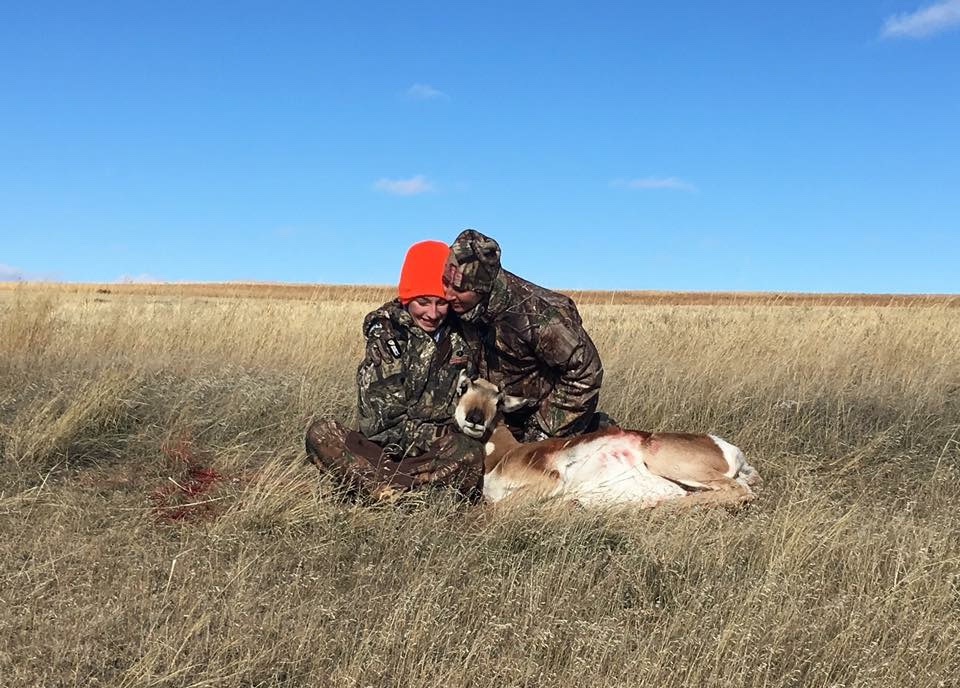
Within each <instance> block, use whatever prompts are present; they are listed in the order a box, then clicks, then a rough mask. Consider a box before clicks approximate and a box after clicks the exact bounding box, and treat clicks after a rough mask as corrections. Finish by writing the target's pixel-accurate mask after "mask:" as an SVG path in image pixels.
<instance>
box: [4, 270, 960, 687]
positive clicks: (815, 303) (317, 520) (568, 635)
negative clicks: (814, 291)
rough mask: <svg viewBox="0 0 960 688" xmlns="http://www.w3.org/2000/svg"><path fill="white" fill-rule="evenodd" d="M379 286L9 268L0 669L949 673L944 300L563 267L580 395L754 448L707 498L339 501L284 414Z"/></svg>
mask: <svg viewBox="0 0 960 688" xmlns="http://www.w3.org/2000/svg"><path fill="white" fill-rule="evenodd" d="M295 290H299V291H295ZM384 295H385V291H384V290H383V289H380V288H377V287H369V288H357V289H355V290H345V289H338V288H330V287H312V288H307V287H303V288H299V287H297V288H292V289H290V290H285V289H284V288H282V287H279V286H277V285H263V286H259V287H257V286H242V285H219V286H216V285H204V286H195V287H189V286H187V285H168V286H164V287H155V288H150V287H148V286H146V285H129V286H124V287H118V286H117V285H92V286H87V287H77V286H74V285H70V286H62V285H61V286H31V285H20V286H16V287H5V288H3V289H0V455H2V457H3V461H2V464H0V684H2V685H3V686H34V685H40V686H91V685H109V686H198V687H199V686H358V687H363V686H377V687H380V686H384V687H385V686H439V685H444V686H446V685H449V686H472V687H477V688H482V687H485V686H491V687H493V686H496V687H497V688H501V687H503V686H648V685H649V686H657V687H658V688H660V687H673V686H677V687H679V686H756V687H760V686H835V687H839V686H845V687H851V686H904V685H908V686H911V688H921V687H927V686H953V685H956V684H957V681H958V679H957V676H958V675H960V356H958V354H957V352H958V351H960V318H958V317H957V310H956V309H955V307H956V306H957V305H958V300H957V299H956V298H951V297H938V298H907V297H888V298H870V297H822V298H812V297H803V298H801V297H796V298H793V297H786V296H784V295H769V296H768V295H733V296H720V295H714V296H713V297H711V296H710V295H702V298H701V297H697V298H693V297H690V296H689V295H672V296H671V295H663V294H660V295H646V296H642V295H636V294H619V295H610V294H602V293H596V292H593V293H582V294H580V295H579V297H578V298H579V300H580V301H581V303H582V304H583V306H582V312H583V315H584V320H585V323H586V325H587V327H588V329H589V330H590V332H591V333H592V334H593V336H594V339H595V341H596V342H597V345H598V347H599V349H600V351H601V354H602V356H603V359H604V363H605V368H606V377H605V387H604V390H603V394H602V401H601V406H602V407H603V408H604V409H605V410H607V411H609V412H610V413H611V414H612V415H614V416H615V417H617V418H618V419H619V420H621V422H623V423H624V424H625V425H630V426H633V427H639V428H644V429H673V430H690V431H709V432H714V433H718V434H720V435H722V436H724V437H726V438H727V439H729V440H730V441H732V442H734V443H736V444H738V445H739V446H740V447H742V448H743V449H744V450H745V452H746V453H747V456H748V457H749V458H750V460H751V463H752V464H753V465H755V466H756V467H757V468H758V469H759V471H760V472H761V474H762V475H763V477H764V479H765V485H764V488H763V492H762V496H761V499H760V500H759V501H758V502H756V503H754V504H753V505H751V507H750V508H749V509H747V510H746V511H744V512H741V513H738V514H731V513H728V512H726V511H723V510H717V509H713V510H707V509H704V510H696V511H693V512H689V513H677V512H672V511H669V510H654V511H648V512H633V511H623V510H621V511H608V512H595V511H570V510H567V509H563V508H558V507H554V506H552V505H541V506H536V507H529V506H528V507H524V508H519V509H515V510H512V511H501V510H490V509H488V508H485V507H469V506H465V505H462V504H458V503H456V502H455V501H453V500H451V499H450V498H449V497H447V496H445V495H443V494H421V495H415V496H412V497H410V498H408V499H406V500H404V501H401V502H400V503H399V504H396V505H392V506H385V505H378V506H362V505H354V504H350V503H348V502H346V501H345V500H343V499H342V498H340V497H339V496H338V495H337V494H336V492H335V490H334V489H333V487H332V485H331V484H330V483H329V482H327V481H326V480H325V479H324V478H322V477H320V476H319V475H318V473H317V471H316V469H314V468H312V467H310V466H306V465H304V464H303V463H302V459H303V453H302V452H303V450H302V444H301V442H302V433H303V430H304V428H305V426H306V424H307V422H308V421H309V419H310V418H311V417H312V416H314V415H317V414H328V413H329V414H335V415H337V416H339V417H341V418H343V419H344V420H346V421H350V422H352V421H353V419H354V409H353V404H354V395H355V391H354V386H353V375H354V371H355V367H356V363H357V361H358V359H359V356H360V352H361V343H362V342H361V337H360V331H359V327H360V321H361V319H362V317H363V315H364V313H366V312H367V311H368V310H369V309H370V308H371V307H373V306H376V305H378V303H379V301H380V300H381V299H382V298H383V297H384ZM575 296H578V295H577V294H575Z"/></svg>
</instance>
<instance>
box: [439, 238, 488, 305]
mask: <svg viewBox="0 0 960 688" xmlns="http://www.w3.org/2000/svg"><path fill="white" fill-rule="evenodd" d="M499 273H500V245H499V244H498V243H497V242H496V241H494V240H493V239H491V238H490V237H488V236H485V235H483V234H481V233H480V232H478V231H477V230H475V229H465V230H463V231H462V232H460V235H459V236H458V237H457V238H456V239H455V240H454V242H453V243H452V244H450V257H449V258H448V259H447V266H446V268H445V270H444V277H445V278H446V279H447V281H448V282H449V283H450V284H451V285H452V286H453V287H455V288H456V289H459V290H460V291H477V292H480V293H482V294H489V293H490V290H491V289H492V288H493V281H494V280H495V279H496V277H497V275H498V274H499Z"/></svg>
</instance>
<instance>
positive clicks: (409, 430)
mask: <svg viewBox="0 0 960 688" xmlns="http://www.w3.org/2000/svg"><path fill="white" fill-rule="evenodd" d="M363 334H364V336H365V337H366V353H365V355H364V358H363V361H362V362H361V363H360V367H359V368H358V369H357V407H358V411H359V419H360V432H361V433H363V434H364V435H365V436H366V437H367V438H368V439H370V440H372V441H374V442H376V443H377V444H379V445H381V446H383V447H387V446H392V448H393V449H394V450H395V451H396V453H398V454H400V455H405V456H417V455H419V454H422V453H423V452H425V451H426V450H427V448H428V447H429V446H430V445H431V444H432V443H433V442H434V441H435V440H436V439H438V438H439V437H442V436H443V435H445V434H446V433H448V432H450V431H451V430H452V429H453V425H452V423H451V420H452V418H453V411H454V409H455V408H456V403H457V380H458V378H459V376H460V371H461V370H466V371H467V372H468V373H469V374H476V373H477V372H479V371H480V363H481V355H482V354H481V350H482V347H481V344H480V340H479V338H478V336H477V333H476V328H475V327H474V326H473V325H470V324H468V323H464V322H461V321H459V320H458V319H457V318H456V316H455V315H453V314H452V313H451V314H450V315H449V316H448V318H447V321H446V322H445V323H444V324H443V325H442V327H441V328H440V330H438V333H435V334H436V335H437V336H436V338H435V337H434V336H432V335H431V334H430V333H428V332H425V331H424V330H422V329H421V328H420V327H419V326H417V324H416V323H415V322H414V321H413V318H411V317H410V314H409V313H407V311H406V309H405V308H404V307H403V306H402V305H401V304H400V302H399V301H398V300H395V301H391V302H389V303H386V304H384V305H383V306H381V307H380V308H378V309H377V310H375V311H373V312H372V313H369V314H368V315H367V317H366V318H365V319H364V321H363Z"/></svg>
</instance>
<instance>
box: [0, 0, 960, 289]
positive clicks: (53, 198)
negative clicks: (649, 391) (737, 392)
mask: <svg viewBox="0 0 960 688" xmlns="http://www.w3.org/2000/svg"><path fill="white" fill-rule="evenodd" d="M465 227H474V228H476V229H479V230H481V231H483V232H485V233H487V234H489V235H491V236H493V237H495V238H496V239H498V240H499V241H500V243H501V245H502V247H503V252H504V264H505V266H506V267H507V268H508V269H511V270H512V271H514V272H516V273H518V274H521V275H522V276H525V277H528V278H529V279H532V280H534V281H537V282H540V283H541V284H544V285H546V286H550V287H559V288H572V289H578V288H597V289H681V290H787V291H855V292H861V291H863V292H949V293H956V292H960V276H958V275H960V1H958V0H926V1H925V0H874V1H870V2H867V1H863V0H858V1H852V2H826V1H824V0H811V1H808V2H785V3H772V2H758V1H750V2H734V3H719V2H706V1H694V0H690V1H686V2H684V1H679V2H673V3H641V2H635V1H629V2H593V3H584V2H577V3H562V2H560V3H558V2H551V3H545V2H538V3H533V2H517V1H514V2H478V3H451V2H442V3H441V2H437V3H416V2H414V3H362V2H352V3H349V2H338V3H324V2H279V1H275V2H255V3H254V2H244V1H242V0H240V1H234V2H229V3H226V2H225V3H208V2H201V1H193V2H149V3H147V2H122V3H121V2H115V3H114V2H90V3H80V2H69V3H48V2H42V1H37V2H31V3H26V2H21V3H14V2H7V3H3V6H2V8H0V279H3V278H5V279H14V278H26V279H37V278H52V279H60V280H69V281H116V280H118V279H122V278H124V277H126V278H134V279H148V280H163V281H220V280H255V281H271V282H324V283H379V284H385V283H392V282H394V281H395V280H396V278H397V275H398V273H399V265H400V261H401V260H402V256H403V253H404V251H405V250H406V248H407V246H408V245H409V244H410V243H412V242H413V241H416V240H419V239H426V238H431V239H441V240H445V241H450V240H452V239H453V238H454V236H456V234H457V233H458V232H459V231H460V230H461V229H463V228H465Z"/></svg>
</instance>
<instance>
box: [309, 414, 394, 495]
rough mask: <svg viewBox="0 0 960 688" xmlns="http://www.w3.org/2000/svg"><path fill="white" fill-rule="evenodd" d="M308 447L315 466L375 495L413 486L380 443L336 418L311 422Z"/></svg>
mask: <svg viewBox="0 0 960 688" xmlns="http://www.w3.org/2000/svg"><path fill="white" fill-rule="evenodd" d="M306 449H307V456H308V459H309V461H310V462H311V463H313V464H314V465H315V466H317V467H318V468H320V469H322V470H325V471H327V472H329V473H332V474H333V475H334V476H336V477H338V478H340V479H341V480H344V481H345V482H347V483H348V484H349V485H351V486H353V487H356V488H359V489H360V490H361V491H363V492H365V493H366V494H368V495H370V496H372V497H374V498H380V496H383V495H394V494H395V493H396V492H397V491H403V490H407V489H409V488H410V487H411V479H410V478H409V477H408V476H406V475H403V474H402V473H399V472H398V470H397V468H398V465H397V463H396V462H395V461H393V460H392V459H391V457H390V456H389V455H388V454H387V453H386V452H385V451H384V450H383V448H381V447H380V445H378V444H376V443H374V442H371V441H370V440H368V439H367V438H366V437H364V436H363V435H361V434H360V433H359V432H357V431H355V430H349V429H347V428H345V427H344V426H343V425H341V424H340V423H338V422H337V421H336V420H333V419H332V418H323V419H320V420H317V421H315V422H314V423H313V424H311V425H310V427H309V428H308V429H307V435H306Z"/></svg>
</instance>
